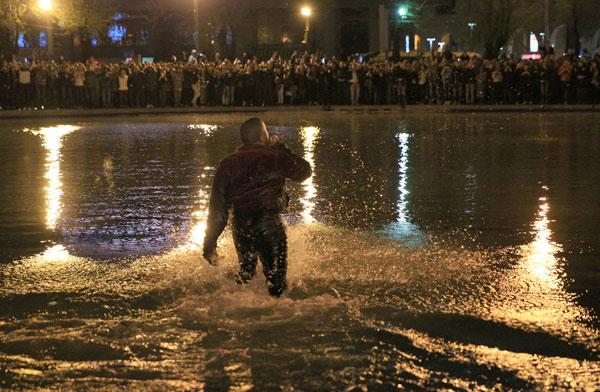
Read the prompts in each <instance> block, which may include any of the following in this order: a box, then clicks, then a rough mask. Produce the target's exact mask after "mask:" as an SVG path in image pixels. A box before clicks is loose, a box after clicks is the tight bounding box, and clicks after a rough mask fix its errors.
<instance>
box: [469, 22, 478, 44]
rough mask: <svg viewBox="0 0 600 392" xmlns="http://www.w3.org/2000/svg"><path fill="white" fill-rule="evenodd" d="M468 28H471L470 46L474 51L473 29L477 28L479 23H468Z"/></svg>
mask: <svg viewBox="0 0 600 392" xmlns="http://www.w3.org/2000/svg"><path fill="white" fill-rule="evenodd" d="M467 26H469V46H470V47H471V49H473V46H474V45H473V29H475V27H477V23H475V22H469V23H467Z"/></svg>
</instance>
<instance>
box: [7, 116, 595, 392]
mask: <svg viewBox="0 0 600 392" xmlns="http://www.w3.org/2000/svg"><path fill="white" fill-rule="evenodd" d="M244 120H245V117H243V116H236V115H227V116H225V115H205V116H198V117H196V116H171V117H165V118H163V117H116V118H108V119H97V120H93V119H91V120H90V119H87V120H85V121H83V120H82V121H77V120H63V121H62V122H52V123H51V122H48V121H47V122H39V121H36V120H31V121H28V122H24V121H23V122H3V123H1V124H0V180H1V181H2V187H1V188H0V388H11V387H12V388H17V387H18V388H27V389H29V388H58V387H61V388H64V389H72V388H77V389H102V388H116V387H119V388H144V389H155V390H172V389H189V390H203V389H205V390H232V391H244V390H252V389H254V390H257V391H265V390H367V389H368V390H391V389H395V388H402V387H405V388H409V389H414V388H426V389H439V388H452V389H457V390H461V389H462V390H473V389H477V388H494V387H495V388H500V387H503V388H505V389H526V388H557V389H573V388H574V389H585V388H587V389H589V390H594V389H598V388H600V381H598V380H600V365H599V364H598V354H599V350H600V341H599V336H600V333H599V328H600V323H599V321H598V316H599V315H600V303H599V301H598V298H600V237H599V235H598V233H599V232H600V205H599V201H598V200H599V198H598V195H599V194H600V175H599V174H598V173H600V129H599V128H598V126H597V124H598V123H599V121H598V120H599V119H598V116H597V115H593V114H590V115H586V114H540V115H537V114H535V115H532V114H523V115H521V114H511V115H505V114H502V115H495V114H489V115H487V114H484V115H482V114H478V115H462V114H461V115H451V114H447V115H443V114H439V115H416V114H415V115H407V116H397V115H393V114H386V115H380V116H376V115H370V114H353V115H351V114H345V115H340V114H324V113H323V114H320V113H308V114H307V113H295V114H288V115H282V114H272V115H265V120H266V121H267V122H268V124H269V126H270V128H271V129H272V130H273V131H275V132H277V133H279V134H282V135H283V136H284V137H285V141H286V143H288V144H289V146H290V147H291V148H292V149H293V150H294V151H296V152H298V153H299V154H301V155H302V156H304V157H305V158H306V159H307V160H309V161H310V162H311V163H312V164H313V167H314V174H313V176H312V177H311V178H309V179H308V180H306V181H305V182H303V183H301V184H290V187H289V192H290V195H291V197H292V204H291V206H290V210H289V211H288V213H287V214H286V220H287V221H288V224H289V225H288V234H289V243H290V251H289V253H290V254H289V259H290V267H289V283H290V289H289V292H288V293H287V294H286V295H285V296H284V298H282V299H279V300H276V299H272V298H270V297H269V296H268V295H267V293H266V287H265V283H264V280H263V279H262V277H257V278H256V279H255V280H254V281H253V282H252V284H251V285H249V286H248V287H243V288H241V287H239V286H237V285H236V284H235V283H234V276H235V272H236V258H235V254H234V249H233V244H232V242H231V236H230V234H229V233H228V232H226V233H225V236H224V237H223V238H222V240H221V242H220V245H219V249H220V253H221V254H222V255H223V260H222V264H221V265H220V266H219V267H218V268H214V267H210V266H208V265H206V264H205V263H204V262H203V261H202V259H201V255H200V253H201V251H200V247H201V244H202V240H203V236H204V228H205V223H204V222H205V219H206V213H207V211H206V207H207V200H208V196H209V193H210V183H211V180H212V176H213V174H214V170H215V166H216V165H217V164H218V162H219V161H220V159H222V158H223V157H224V156H225V155H226V154H228V153H230V152H232V151H233V150H234V149H235V148H236V146H237V145H238V128H239V125H240V123H241V122H242V121H244ZM52 121H54V120H52Z"/></svg>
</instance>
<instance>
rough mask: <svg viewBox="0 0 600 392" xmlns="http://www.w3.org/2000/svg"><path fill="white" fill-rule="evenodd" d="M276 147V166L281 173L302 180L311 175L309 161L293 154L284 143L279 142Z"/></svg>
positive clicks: (295, 179) (292, 178)
mask: <svg viewBox="0 0 600 392" xmlns="http://www.w3.org/2000/svg"><path fill="white" fill-rule="evenodd" d="M276 148H277V149H278V150H280V151H279V154H278V155H277V166H278V168H279V172H280V173H281V175H283V176H284V177H286V178H289V179H291V180H294V181H304V180H306V179H307V178H308V177H310V176H311V175H312V168H311V167H310V163H308V162H307V161H306V160H305V159H302V158H300V157H299V156H297V155H296V154H293V153H292V151H291V150H290V149H289V148H287V147H286V146H285V145H284V144H279V145H277V147H276Z"/></svg>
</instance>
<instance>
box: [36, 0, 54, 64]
mask: <svg viewBox="0 0 600 392" xmlns="http://www.w3.org/2000/svg"><path fill="white" fill-rule="evenodd" d="M38 7H39V8H40V10H42V11H43V12H44V13H46V22H47V23H48V31H47V36H48V55H49V56H53V55H54V29H53V28H52V17H51V15H50V12H51V11H52V0H38Z"/></svg>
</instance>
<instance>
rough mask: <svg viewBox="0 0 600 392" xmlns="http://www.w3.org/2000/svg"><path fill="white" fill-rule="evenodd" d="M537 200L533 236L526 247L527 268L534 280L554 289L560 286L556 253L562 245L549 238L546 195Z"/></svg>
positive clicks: (550, 234)
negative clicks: (537, 205) (538, 203)
mask: <svg viewBox="0 0 600 392" xmlns="http://www.w3.org/2000/svg"><path fill="white" fill-rule="evenodd" d="M539 202H540V205H539V207H538V212H537V215H536V220H535V221H534V223H533V231H534V233H535V238H534V240H533V242H532V243H531V244H529V245H528V247H527V249H526V252H527V259H526V260H527V268H528V271H529V273H530V274H531V276H532V277H533V279H534V280H535V281H537V282H539V283H540V284H542V285H544V286H546V287H547V288H550V289H556V288H558V287H559V286H560V279H559V276H558V275H557V268H558V266H557V264H558V260H557V258H556V253H557V252H559V251H561V249H562V247H561V246H560V244H557V243H555V242H553V241H552V239H551V237H552V231H551V230H550V227H549V223H550V220H549V219H548V212H549V210H550V205H549V203H548V199H547V197H540V198H539Z"/></svg>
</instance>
